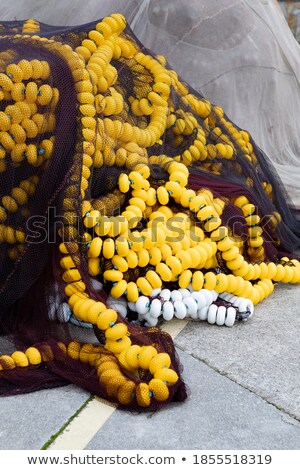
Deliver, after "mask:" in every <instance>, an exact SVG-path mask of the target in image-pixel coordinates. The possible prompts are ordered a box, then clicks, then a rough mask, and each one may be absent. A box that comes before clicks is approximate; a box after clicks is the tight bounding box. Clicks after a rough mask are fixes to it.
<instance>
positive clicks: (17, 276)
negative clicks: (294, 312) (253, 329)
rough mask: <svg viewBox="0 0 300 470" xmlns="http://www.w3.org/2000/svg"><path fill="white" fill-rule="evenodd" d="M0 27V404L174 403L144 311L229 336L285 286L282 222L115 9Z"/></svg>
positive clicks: (205, 112)
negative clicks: (23, 396) (92, 397)
mask: <svg viewBox="0 0 300 470" xmlns="http://www.w3.org/2000/svg"><path fill="white" fill-rule="evenodd" d="M0 26H1V37H0V87H1V88H0V144H1V147H0V157H1V159H0V171H1V187H0V191H1V195H0V196H1V206H0V243H1V245H0V256H1V271H0V304H1V317H0V318H1V332H2V334H6V335H10V337H11V338H12V341H13V342H14V344H15V346H16V348H17V349H18V351H15V352H14V353H13V354H12V355H10V356H9V355H7V354H4V355H2V356H1V357H0V393H1V394H2V395H7V394H14V393H22V392H28V391H32V390H36V389H40V388H43V387H51V386H57V385H62V384H64V383H66V382H72V383H75V384H78V385H80V386H82V387H84V388H85V389H87V390H89V391H90V392H92V393H94V394H97V395H99V396H101V397H104V398H107V399H109V400H112V401H114V402H115V403H118V404H119V405H120V406H126V407H128V408H130V409H152V410H155V409H158V408H159V407H160V406H161V405H162V404H163V403H165V402H168V401H171V400H175V401H176V400H177V401H182V400H184V399H185V398H186V388H185V385H184V383H183V382H182V380H181V378H180V377H181V366H180V363H179V360H178V358H177V356H176V353H175V349H174V345H173V342H172V340H171V338H170V336H169V335H168V334H167V333H164V332H162V331H161V330H160V329H159V328H158V327H157V324H158V323H159V317H160V316H162V317H163V318H164V319H165V320H170V319H171V318H172V317H173V316H175V317H177V318H185V317H190V318H191V319H194V320H195V319H200V320H201V319H202V320H204V319H207V320H208V321H209V322H210V323H217V324H219V325H221V324H225V325H226V326H232V325H233V323H234V322H235V321H236V320H245V319H247V318H248V317H249V316H250V315H251V314H252V313H253V304H257V303H258V302H260V301H262V300H263V299H264V298H266V297H267V296H268V295H270V294H271V293H272V291H273V289H274V283H276V282H279V281H280V282H285V283H287V282H292V283H298V282H300V263H299V261H298V260H297V256H295V252H296V251H297V250H298V248H299V221H298V220H297V216H296V215H297V214H296V212H295V211H293V209H291V208H290V207H289V206H288V204H287V201H288V198H287V195H286V193H285V190H284V188H283V187H282V185H281V183H280V180H279V179H278V177H277V175H276V173H275V171H274V170H273V168H272V165H271V163H270V162H269V160H268V158H267V157H266V155H265V154H264V153H263V152H262V150H260V149H259V148H258V147H257V145H256V144H255V142H254V141H253V139H252V138H251V136H250V134H249V133H248V132H247V131H245V130H242V129H241V128H239V127H238V126H236V125H234V124H233V123H232V121H231V120H230V119H229V118H228V116H227V115H226V114H225V113H224V111H223V109H222V108H221V107H219V106H216V105H214V104H212V103H211V102H210V101H208V100H207V99H205V98H204V97H203V96H202V95H201V94H200V93H198V92H196V91H195V90H193V88H191V87H190V86H189V85H187V84H186V83H185V82H184V81H182V80H181V79H180V77H179V76H178V75H177V73H176V72H175V71H173V70H172V69H171V68H170V67H169V65H168V64H167V62H166V60H165V58H164V57H163V56H161V55H159V56H156V55H155V54H154V53H152V52H151V51H149V50H148V49H146V48H145V47H144V46H143V44H142V43H141V42H140V41H139V40H138V39H137V38H136V37H135V35H134V34H133V32H132V30H131V29H130V27H129V26H128V25H127V24H126V21H125V19H124V17H123V16H122V15H121V14H112V15H111V16H109V17H106V18H104V19H103V20H101V21H97V22H93V23H89V24H87V25H83V26H74V27H53V26H49V25H45V24H42V23H41V24H40V23H38V22H37V21H35V20H28V21H25V22H21V21H12V22H6V23H5V22H4V23H2V24H1V25H0ZM233 297H234V299H235V300H233ZM239 298H240V299H242V303H239V302H238V301H237V299H239ZM210 306H212V309H211V308H210ZM213 316H214V318H213ZM74 324H75V325H76V326H75V327H74ZM78 325H79V326H85V327H86V329H85V330H83V332H82V328H81V329H79V328H78ZM91 330H92V331H91Z"/></svg>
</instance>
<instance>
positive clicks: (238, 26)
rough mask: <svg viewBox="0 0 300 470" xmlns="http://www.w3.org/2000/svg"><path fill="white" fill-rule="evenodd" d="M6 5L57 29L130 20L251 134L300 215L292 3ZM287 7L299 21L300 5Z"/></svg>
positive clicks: (180, 0) (208, 0)
mask: <svg viewBox="0 0 300 470" xmlns="http://www.w3.org/2000/svg"><path fill="white" fill-rule="evenodd" d="M2 3H4V5H1V18H2V19H11V18H17V19H24V18H30V17H32V16H33V15H35V16H38V18H39V19H40V20H41V21H45V22H52V23H53V24H56V25H61V24H63V25H65V24H69V25H74V24H80V23H83V22H89V21H92V20H94V18H99V17H103V16H106V15H109V14H111V13H114V12H115V11H119V12H120V13H122V14H124V15H125V16H126V18H127V20H128V23H129V24H130V26H131V28H132V30H133V32H134V33H135V35H136V36H137V37H138V38H139V40H140V41H141V42H142V43H143V44H145V45H146V46H147V47H148V48H150V49H153V50H154V51H155V52H156V53H158V54H163V55H164V56H165V57H166V59H167V61H168V62H169V63H170V64H171V66H172V67H173V68H174V69H175V70H176V71H177V73H178V74H179V75H180V76H181V77H182V78H183V79H184V80H186V81H187V82H188V83H189V84H190V85H191V86H192V87H193V88H195V90H196V91H198V92H200V93H201V94H202V95H204V96H205V97H206V98H207V99H209V100H211V101H212V102H215V103H217V104H218V105H219V106H222V107H223V109H225V110H226V113H227V114H228V116H229V117H230V118H231V119H232V120H233V122H235V123H236V124H238V125H239V126H240V127H241V128H243V129H247V130H248V131H249V132H250V134H251V135H252V137H253V138H254V140H255V142H256V143H257V144H258V145H259V147H260V148H262V149H263V151H264V152H265V153H266V154H267V155H268V157H269V158H270V159H271V161H272V163H273V164H274V166H275V169H276V171H277V172H278V174H279V176H280V178H281V179H282V181H283V184H284V186H285V188H286V189H287V192H288V195H289V198H290V199H291V200H292V202H293V204H295V205H296V206H297V207H298V208H300V189H299V183H298V182H299V178H300V160H299V153H300V137H299V136H300V124H299V118H298V116H299V107H300V100H299V96H300V93H299V83H300V61H299V48H300V46H299V44H298V43H297V41H296V39H295V38H294V37H293V34H292V32H291V31H290V29H289V26H288V24H287V22H286V20H285V18H284V16H283V14H282V11H281V8H280V6H281V7H284V5H285V2H280V3H278V1H277V0H173V1H172V2H169V1H168V0H140V1H138V0H126V1H124V0H86V2H85V8H81V2H80V0H72V2H68V1H64V2H59V1H56V0H52V2H51V3H50V2H48V3H45V2H44V3H43V5H41V2H40V1H39V0H26V1H24V0H15V1H14V2H2ZM287 3H288V4H289V11H290V10H292V13H293V14H294V15H295V16H294V18H296V17H299V15H296V13H297V3H298V2H294V1H293V2H287ZM258 110H259V111H258Z"/></svg>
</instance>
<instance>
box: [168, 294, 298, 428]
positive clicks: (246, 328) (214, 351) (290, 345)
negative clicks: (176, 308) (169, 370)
mask: <svg viewBox="0 0 300 470" xmlns="http://www.w3.org/2000/svg"><path fill="white" fill-rule="evenodd" d="M299 304H300V288H299V286H293V285H279V286H276V288H275V291H274V292H273V294H272V295H271V296H270V297H269V298H268V299H266V300H265V301H264V302H263V303H261V304H259V305H258V306H257V307H256V308H255V313H254V316H253V317H252V318H251V319H250V320H249V321H248V322H245V323H239V324H235V325H234V327H233V328H222V327H221V328H216V327H215V326H211V325H209V324H208V323H196V322H193V323H190V324H189V325H187V327H186V328H185V329H184V330H183V331H182V333H181V334H180V335H179V336H178V337H177V338H176V341H175V343H176V345H177V346H178V347H179V348H181V349H183V350H184V351H186V352H188V353H190V354H192V355H193V356H194V357H195V358H197V359H199V360H201V361H204V362H205V363H206V364H208V365H209V366H210V367H213V368H214V369H216V370H217V371H218V372H219V373H221V374H224V375H226V376H227V377H229V378H231V379H232V380H234V381H236V382H237V383H239V384H241V385H242V386H244V387H246V388H248V389H249V390H252V391H254V392H255V393H256V394H257V395H259V396H261V397H263V398H264V399H266V400H267V401H269V402H271V403H273V404H275V405H276V406H277V407H278V408H282V409H283V410H284V411H286V412H287V413H290V414H291V415H292V416H295V417H297V418H298V419H300V373H299V370H300V340H299V333H300V315H299V312H300V308H299Z"/></svg>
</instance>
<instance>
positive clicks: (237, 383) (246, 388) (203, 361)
mask: <svg viewBox="0 0 300 470" xmlns="http://www.w3.org/2000/svg"><path fill="white" fill-rule="evenodd" d="M175 346H176V349H180V351H182V352H185V353H186V354H189V356H191V357H193V358H194V359H196V360H197V361H199V362H202V363H203V364H205V365H206V366H207V367H209V368H210V369H212V370H214V371H215V372H217V373H218V374H220V375H222V376H223V377H226V378H227V379H228V380H230V381H231V382H233V383H235V384H236V385H239V386H240V387H242V388H243V389H245V390H247V391H248V392H250V393H253V394H254V395H256V396H257V397H259V398H261V399H262V400H263V401H265V402H266V403H268V405H271V406H274V407H275V408H276V410H277V411H279V412H281V413H284V414H285V415H287V416H289V417H290V418H292V419H294V420H296V421H297V422H298V423H300V417H299V416H297V415H295V414H293V413H291V412H290V411H288V410H286V409H285V408H283V407H282V406H280V405H277V404H276V403H274V402H272V401H270V400H269V399H268V398H266V397H265V396H263V395H260V394H259V393H258V392H256V390H254V389H252V388H250V387H247V385H244V384H241V383H239V382H238V381H237V380H236V379H234V377H232V376H230V375H228V372H226V371H222V370H219V369H218V368H217V367H216V366H213V365H212V364H210V363H209V361H208V360H206V359H202V358H200V357H198V356H195V355H194V354H193V353H192V352H191V351H185V350H184V349H183V348H182V347H180V346H179V345H178V344H175ZM291 424H293V423H291ZM293 425H294V426H295V424H293Z"/></svg>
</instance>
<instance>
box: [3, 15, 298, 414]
mask: <svg viewBox="0 0 300 470" xmlns="http://www.w3.org/2000/svg"><path fill="white" fill-rule="evenodd" d="M97 23H98V22H95V23H90V24H87V25H83V26H76V27H67V28H64V27H58V28H55V27H53V26H49V25H45V24H40V31H39V32H38V35H39V37H42V38H47V39H49V40H50V41H53V42H50V44H53V43H54V44H59V43H62V44H67V45H69V46H70V47H71V48H72V50H75V48H76V47H78V46H80V44H81V43H82V41H83V40H84V39H85V38H86V37H87V34H88V32H89V31H91V30H93V29H95V27H96V24H97ZM0 26H1V28H0V33H1V36H0V72H2V73H5V69H6V66H7V64H9V63H11V62H13V63H18V62H20V61H21V60H27V61H32V60H36V59H37V60H39V61H45V62H47V63H48V64H49V68H50V76H49V77H48V78H47V80H42V79H37V80H36V81H37V84H38V86H41V84H42V83H47V84H49V85H50V86H51V87H52V88H56V89H57V90H58V94H59V100H58V102H57V106H56V107H55V109H52V108H51V106H50V105H49V106H41V107H40V108H39V107H38V108H37V110H36V112H35V113H36V114H40V115H42V116H43V119H44V122H45V126H46V127H45V129H44V132H41V133H39V134H38V135H37V136H35V137H28V139H27V141H26V143H27V144H28V145H34V146H36V148H40V147H42V146H43V142H44V141H45V140H47V141H51V138H52V139H53V140H52V141H51V142H52V143H53V148H52V151H51V155H50V157H49V159H48V160H47V161H44V162H42V163H41V164H40V165H39V166H37V165H34V166H33V165H31V164H29V163H28V161H27V160H26V159H23V160H21V161H20V162H17V163H16V162H15V161H12V160H11V159H10V158H9V155H7V156H5V158H4V159H2V160H1V165H2V166H1V173H0V178H1V186H0V193H1V194H0V199H1V200H3V197H5V196H6V195H8V194H10V192H11V190H12V188H14V187H16V186H18V185H19V184H20V182H21V181H24V180H30V181H31V184H32V185H33V186H34V187H35V193H34V195H33V197H30V198H29V199H28V202H27V203H26V204H24V205H23V206H24V207H22V210H17V211H15V212H10V211H8V212H7V216H6V219H5V223H4V222H3V223H2V225H5V226H10V227H13V230H14V231H21V232H23V233H24V234H25V237H26V240H25V241H24V242H19V241H18V240H17V239H13V238H12V239H10V240H8V239H7V238H5V237H4V238H2V240H1V244H0V258H1V269H0V306H1V313H0V332H1V334H2V335H9V336H10V337H11V338H12V340H13V342H14V344H15V346H16V348H18V349H20V350H25V349H26V348H27V347H29V346H31V345H32V344H35V345H37V346H36V347H38V349H39V350H40V351H44V353H43V354H44V357H45V358H46V359H45V362H44V365H43V366H41V367H39V368H30V369H28V368H27V369H22V368H18V367H17V368H15V369H13V370H2V371H1V370H0V394H1V395H8V394H15V393H23V392H30V391H32V390H37V389H42V388H46V387H54V386H60V385H64V384H65V383H67V382H72V383H75V384H77V385H79V386H81V387H83V388H85V389H87V390H88V391H90V392H91V393H94V394H98V395H100V396H102V397H104V398H107V399H112V397H111V396H110V395H109V394H108V393H107V390H106V389H105V387H103V385H101V383H99V380H98V377H97V372H96V369H95V368H94V367H92V366H91V365H90V364H88V363H84V362H79V361H78V360H75V359H73V358H71V357H68V356H66V355H65V354H63V353H62V351H61V348H60V347H59V346H58V343H59V342H63V343H64V344H68V343H70V342H71V341H74V340H77V339H78V337H80V340H79V341H80V343H81V344H83V343H85V342H87V341H89V340H88V337H89V336H88V332H81V333H79V332H78V331H79V328H76V327H72V326H70V324H69V323H63V324H62V323H59V322H57V321H53V319H54V320H55V319H57V311H58V309H59V307H60V306H61V304H62V303H63V302H66V296H65V294H64V288H65V283H64V282H63V281H62V274H63V269H62V268H61V266H60V253H59V249H58V246H59V243H60V242H61V240H60V237H59V235H58V233H59V231H60V230H65V228H64V227H66V226H68V224H69V222H70V221H69V220H68V214H70V213H71V211H72V212H73V213H76V214H77V216H78V219H77V220H76V222H75V223H74V224H76V230H78V233H77V239H78V240H79V239H82V237H83V233H84V231H85V230H86V229H85V227H84V226H83V224H82V219H81V206H82V193H81V189H80V180H81V176H82V165H81V158H82V154H83V147H82V141H81V140H80V139H81V138H80V136H81V131H82V129H81V118H80V112H79V105H78V102H77V92H76V87H75V83H74V80H73V77H72V73H71V70H70V67H69V64H68V62H67V61H66V60H65V59H64V58H63V57H62V56H61V55H60V54H59V53H58V51H56V50H55V47H54V48H51V47H49V45H48V43H46V42H45V43H43V42H41V41H40V39H39V38H35V36H34V34H31V35H29V36H27V37H26V36H25V37H24V35H23V34H22V28H23V22H19V21H12V22H6V23H2V24H1V25H0ZM122 34H123V36H124V37H126V38H127V39H128V40H129V41H132V42H133V43H134V44H135V45H136V46H137V47H138V48H139V50H141V51H143V53H147V54H149V55H152V56H153V57H155V55H154V54H153V53H152V52H150V51H148V50H147V49H146V48H145V47H144V46H143V45H142V44H141V43H139V41H138V39H137V38H136V37H135V36H134V34H133V32H132V31H131V29H130V27H129V26H126V29H125V30H124V32H123V33H122ZM12 59H13V60H12ZM134 61H135V59H134V57H127V58H123V59H122V60H121V59H112V61H111V63H112V65H113V66H114V67H115V68H116V70H117V72H118V83H117V86H118V90H119V91H120V90H121V92H122V94H123V99H124V101H125V102H126V103H130V97H131V96H132V94H133V93H134V92H135V91H134V88H138V89H139V90H140V92H141V95H143V93H144V91H143V90H144V89H146V85H145V83H144V82H143V81H142V80H140V81H139V72H137V73H136V75H134V74H133V73H132V70H131V68H130V67H132V63H134ZM166 67H167V68H168V65H167V66H166ZM27 82H28V81H27ZM27 82H26V80H25V82H24V83H25V85H26V83H27ZM186 86H187V85H186ZM189 93H191V94H194V95H195V96H196V97H198V98H201V95H200V94H199V93H197V92H195V91H194V90H193V89H191V88H189ZM12 104H13V101H11V100H9V99H5V97H4V98H3V99H2V100H1V101H0V110H1V112H4V111H5V109H6V108H7V106H9V105H12ZM169 106H170V109H173V108H174V106H175V107H176V108H178V109H181V110H184V111H186V112H190V113H191V114H192V115H193V116H194V118H195V119H196V120H197V122H198V123H199V124H200V125H201V126H202V128H203V129H205V133H206V140H207V143H209V144H213V143H215V142H216V139H217V136H216V134H215V131H214V130H213V129H215V128H219V129H221V131H222V134H223V135H225V136H227V137H228V140H229V141H230V142H231V143H232V144H233V145H234V149H235V159H224V158H222V156H220V155H218V156H216V157H215V159H214V161H213V162H211V161H209V162H207V161H206V162H204V161H200V160H198V161H196V162H194V163H193V164H192V165H190V166H189V173H190V176H189V182H188V187H190V188H191V189H195V190H199V189H201V188H208V189H209V190H211V191H212V193H213V194H214V196H215V197H219V198H220V199H223V200H224V201H226V207H225V209H224V211H223V214H222V223H223V224H224V225H226V226H228V227H230V228H231V229H234V230H235V231H236V232H235V235H237V236H240V237H243V236H246V235H247V227H246V224H245V220H244V218H243V214H242V212H241V210H240V209H239V208H237V207H236V206H235V205H234V204H233V199H234V198H235V197H237V196H240V195H244V196H246V197H247V198H248V199H249V201H250V202H251V203H253V204H254V205H255V206H257V208H258V214H259V216H260V217H261V219H262V220H263V221H264V224H263V227H264V240H265V244H264V248H265V259H266V260H269V261H275V262H278V261H279V260H280V258H281V257H282V256H284V255H285V254H286V253H289V254H292V255H293V256H296V255H295V253H296V251H297V250H298V249H299V244H300V239H299V235H300V224H299V219H298V218H297V214H296V211H294V210H293V209H292V208H291V207H290V206H288V205H287V196H286V193H285V190H284V188H283V186H282V184H281V182H280V180H279V178H278V177H277V175H276V172H275V171H274V169H273V168H272V165H271V163H270V161H269V160H268V158H267V157H266V155H265V154H264V153H263V152H262V151H261V150H260V149H259V148H258V147H257V146H256V145H255V142H253V140H250V142H251V144H252V146H253V149H254V153H255V157H256V161H255V162H254V161H249V159H247V158H245V154H244V151H243V149H242V148H241V146H240V144H239V142H237V141H236V140H235V138H234V136H233V135H232V133H231V131H230V130H229V129H228V127H226V126H225V125H224V122H223V121H222V118H221V117H220V115H219V114H218V113H217V111H216V110H215V109H214V107H212V111H211V113H210V116H209V119H210V121H207V120H206V119H204V118H201V117H199V116H197V115H196V114H195V113H194V112H193V111H192V109H191V107H190V106H189V105H188V104H187V103H186V102H185V101H184V100H183V98H182V96H180V94H179V93H178V92H176V90H175V88H174V87H172V88H171V95H170V98H169ZM129 114H130V112H129ZM98 117H99V118H101V117H103V115H102V113H101V112H99V113H98ZM224 117H225V118H226V120H227V121H228V122H230V120H229V118H228V117H227V116H226V115H225V116H224ZM135 119H136V118H135V116H134V115H133V114H131V115H130V123H131V124H132V123H135ZM212 122H213V123H214V124H213V125H212ZM2 132H4V131H2ZM193 139H195V135H194V134H190V135H189V134H187V135H184V137H183V139H182V141H181V142H179V143H178V141H177V140H176V136H174V134H173V133H172V129H171V128H169V129H167V130H165V132H164V133H163V135H162V136H161V138H160V140H159V141H157V142H156V143H155V144H154V145H152V146H151V147H149V148H148V157H149V158H150V157H151V156H154V155H167V156H169V157H171V158H176V156H177V155H178V154H183V153H184V151H185V150H186V149H187V148H189V146H190V145H191V143H192V142H193ZM0 141H1V136H0ZM109 142H110V141H109V139H108V143H109ZM113 150H114V149H113ZM41 155H43V154H41ZM219 163H221V164H222V165H221V166H220V167H218V164H219ZM150 167H151V178H150V181H151V184H153V185H155V184H157V182H158V181H161V180H165V179H166V177H167V175H166V172H165V170H163V169H162V168H160V167H159V165H154V164H152V165H150ZM216 168H217V170H216ZM124 172H125V173H129V170H128V168H126V167H125V166H123V167H118V166H117V165H113V166H108V165H105V163H104V165H103V166H102V167H100V168H96V167H95V168H92V172H91V178H90V181H89V186H88V188H87V192H86V195H85V199H88V200H93V201H100V202H101V203H103V204H106V205H105V208H106V214H107V215H113V214H115V213H117V212H118V211H119V210H120V209H122V208H123V207H125V206H126V204H127V201H126V196H122V195H120V194H117V193H114V191H115V190H116V187H117V182H118V178H119V175H120V174H121V173H124ZM30 178H31V179H30ZM263 183H267V184H268V185H270V186H271V187H272V197H270V194H269V195H268V194H267V193H266V191H265V188H264V186H263ZM70 188H72V198H69V193H70V191H71V190H70ZM105 198H106V199H105ZM68 201H69V202H68ZM70 201H71V202H70ZM274 213H278V214H280V216H281V221H279V222H278V223H276V224H274V223H273V222H272V220H274ZM72 223H73V222H72ZM66 234H68V232H67V231H66V232H65V235H66ZM69 236H70V239H72V235H70V234H69ZM20 245H21V246H20ZM79 246H80V252H79V253H76V256H75V255H72V253H70V255H71V257H72V256H73V260H74V263H75V265H76V267H77V268H78V270H79V271H80V274H81V279H82V280H83V281H84V283H85V284H86V286H87V293H88V295H89V296H90V297H91V298H93V299H95V300H97V301H104V302H105V301H106V298H107V295H108V291H107V289H105V288H104V289H102V290H100V291H99V290H95V288H94V285H93V283H92V281H91V277H90V275H89V272H88V263H87V248H86V245H85V243H81V244H79ZM248 259H249V261H251V258H250V256H249V257H248ZM141 272H142V271H140V274H141ZM131 274H132V275H133V276H134V273H131ZM99 280H100V281H102V280H103V279H101V276H100V279H99ZM50 311H52V314H51V315H52V320H50V319H49V312H50ZM119 322H124V323H125V324H126V325H127V327H128V329H129V331H130V335H131V338H132V339H133V341H134V343H135V344H138V345H141V346H143V345H155V347H156V348H157V350H158V351H159V352H167V353H168V354H169V355H170V357H171V360H172V367H173V369H174V370H175V371H176V372H177V374H178V375H179V376H180V374H181V365H180V362H179V360H178V357H177V356H176V352H175V348H174V345H173V342H172V340H171V338H170V336H169V335H167V334H166V333H163V332H161V331H160V330H159V329H158V328H148V329H147V328H145V327H142V326H137V325H135V324H131V323H129V322H128V321H127V320H126V319H122V318H120V317H119ZM94 332H95V336H96V338H97V340H98V342H99V343H100V345H102V346H100V349H99V355H100V356H101V355H103V356H104V355H107V354H108V353H107V351H105V350H104V348H103V343H104V341H103V333H101V332H100V331H99V330H98V329H97V328H96V327H95V328H94ZM96 338H94V342H95V344H96ZM49 347H50V349H51V351H52V352H51V354H50V353H49ZM101 348H102V349H101ZM47 355H48V357H47ZM143 374H144V375H143ZM143 374H142V375H141V376H140V377H139V378H137V379H136V380H137V383H139V382H141V381H142V380H146V381H147V380H149V376H148V375H147V373H146V372H144V373H143ZM186 394H187V392H186V388H185V385H184V383H183V382H182V380H181V379H179V381H178V382H177V383H176V384H175V385H174V386H171V387H170V395H169V398H168V400H167V401H171V400H175V401H182V400H184V399H185V398H186ZM128 406H129V408H131V409H137V408H139V406H138V405H137V403H136V402H135V401H134V402H132V404H130V405H128ZM160 406H161V403H158V402H153V405H152V407H150V408H151V409H158V408H159V407H160Z"/></svg>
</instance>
